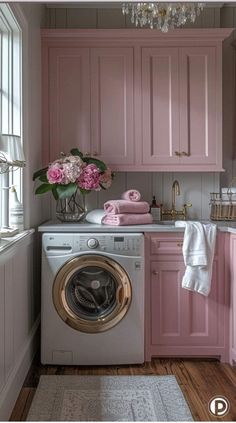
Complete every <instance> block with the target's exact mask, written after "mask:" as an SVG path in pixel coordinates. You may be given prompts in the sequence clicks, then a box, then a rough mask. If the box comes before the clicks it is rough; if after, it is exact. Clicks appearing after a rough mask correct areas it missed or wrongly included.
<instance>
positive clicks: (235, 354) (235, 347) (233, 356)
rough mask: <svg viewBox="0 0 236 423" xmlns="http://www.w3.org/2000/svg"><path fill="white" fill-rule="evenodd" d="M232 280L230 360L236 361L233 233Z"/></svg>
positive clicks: (234, 245)
mask: <svg viewBox="0 0 236 423" xmlns="http://www.w3.org/2000/svg"><path fill="white" fill-rule="evenodd" d="M230 250H231V254H230V261H231V266H230V267H231V281H230V285H231V286H230V288H231V289H230V361H231V364H234V363H235V362H236V236H235V235H231V246H230Z"/></svg>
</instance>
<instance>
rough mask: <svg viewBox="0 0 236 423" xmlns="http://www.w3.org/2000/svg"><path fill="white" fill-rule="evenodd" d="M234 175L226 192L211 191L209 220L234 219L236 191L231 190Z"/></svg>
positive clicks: (235, 215) (235, 216) (235, 217)
mask: <svg viewBox="0 0 236 423" xmlns="http://www.w3.org/2000/svg"><path fill="white" fill-rule="evenodd" d="M234 181H236V177H234V178H233V179H232V181H231V183H230V186H229V188H228V189H227V192H225V193H222V192H211V193H210V196H211V201H210V206H211V213H210V218H211V220H226V221H229V220H230V221H233V220H235V221H236V192H232V187H233V183H234Z"/></svg>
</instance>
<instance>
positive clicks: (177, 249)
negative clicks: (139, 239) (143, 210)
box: [151, 236, 183, 254]
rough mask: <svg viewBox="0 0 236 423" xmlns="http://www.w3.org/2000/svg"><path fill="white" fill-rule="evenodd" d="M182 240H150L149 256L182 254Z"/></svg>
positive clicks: (156, 238)
mask: <svg viewBox="0 0 236 423" xmlns="http://www.w3.org/2000/svg"><path fill="white" fill-rule="evenodd" d="M182 247H183V238H166V237H160V236H158V237H155V236H153V237H152V238H151V254H182Z"/></svg>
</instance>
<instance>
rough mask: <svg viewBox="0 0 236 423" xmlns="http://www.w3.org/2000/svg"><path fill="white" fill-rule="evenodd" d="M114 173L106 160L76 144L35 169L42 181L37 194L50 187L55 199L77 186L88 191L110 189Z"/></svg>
mask: <svg viewBox="0 0 236 423" xmlns="http://www.w3.org/2000/svg"><path fill="white" fill-rule="evenodd" d="M113 177H114V174H113V172H112V171H111V169H109V168H108V167H107V166H106V165H105V163H104V162H102V161H101V160H98V159H95V158H94V157H87V156H84V155H83V153H81V151H79V150H78V149H77V148H73V149H72V150H71V151H70V154H69V155H65V154H63V153H61V157H60V158H59V159H57V160H55V161H54V162H52V163H50V164H49V166H48V167H45V168H43V169H40V170H38V171H37V172H35V173H34V175H33V180H36V179H38V180H39V181H40V182H42V184H41V185H39V186H38V187H37V189H36V191H35V194H44V193H46V192H48V191H51V192H52V194H53V196H54V198H55V200H62V199H64V198H69V197H71V196H73V195H75V194H76V192H77V191H78V190H79V192H81V193H82V194H88V193H89V192H91V191H100V190H101V189H107V188H109V187H110V186H111V183H112V179H113Z"/></svg>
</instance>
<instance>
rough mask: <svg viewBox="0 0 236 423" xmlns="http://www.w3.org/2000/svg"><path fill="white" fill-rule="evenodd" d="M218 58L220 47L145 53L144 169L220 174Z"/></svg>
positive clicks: (185, 48) (143, 94) (160, 50)
mask: <svg viewBox="0 0 236 423" xmlns="http://www.w3.org/2000/svg"><path fill="white" fill-rule="evenodd" d="M218 54H219V52H218ZM218 54H217V49H216V47H215V46H210V47H203V46H201V47H196V46H194V45H192V46H190V47H181V48H177V47H172V48H143V49H142V163H143V164H144V165H154V166H159V167H160V168H164V167H165V169H166V166H167V168H168V169H171V168H172V169H173V168H174V169H176V170H178V169H180V170H181V169H182V170H204V169H205V170H207V169H208V170H209V169H211V170H221V168H222V156H221V136H220V134H221V107H220V98H221V71H220V66H219V61H217V60H218ZM199 166H200V168H199Z"/></svg>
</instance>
